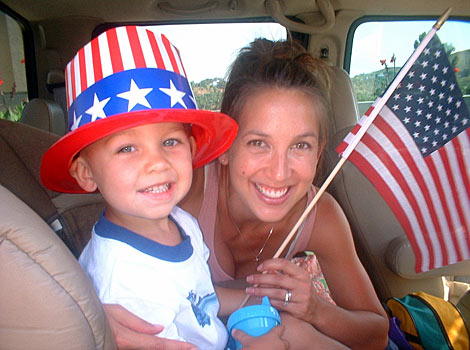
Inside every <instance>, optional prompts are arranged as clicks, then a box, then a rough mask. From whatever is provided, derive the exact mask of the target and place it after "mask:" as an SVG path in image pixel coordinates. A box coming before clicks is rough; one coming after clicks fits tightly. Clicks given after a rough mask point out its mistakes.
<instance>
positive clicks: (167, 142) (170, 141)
mask: <svg viewBox="0 0 470 350" xmlns="http://www.w3.org/2000/svg"><path fill="white" fill-rule="evenodd" d="M178 143H179V141H178V140H177V139H168V140H165V141H163V145H164V146H168V147H172V146H176V145H177V144H178Z"/></svg>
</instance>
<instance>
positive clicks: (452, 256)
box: [429, 152, 461, 264]
mask: <svg viewBox="0 0 470 350" xmlns="http://www.w3.org/2000/svg"><path fill="white" fill-rule="evenodd" d="M429 157H430V158H431V160H432V161H433V163H434V165H435V167H436V169H438V171H437V176H438V177H439V180H440V182H441V186H442V191H443V192H444V199H445V202H446V203H447V208H448V209H449V214H450V219H451V220H452V224H453V226H454V227H455V228H457V227H459V226H460V225H461V224H460V219H459V217H458V214H457V207H456V206H455V202H454V201H453V199H452V197H453V196H452V187H451V185H450V183H449V179H448V178H447V173H446V171H445V167H444V162H443V160H442V157H441V154H440V153H439V152H433V153H432V154H431V155H430V156H429ZM444 233H446V234H444V235H443V238H444V241H445V247H446V250H447V255H448V259H449V263H450V264H452V263H455V262H457V252H456V250H455V246H454V242H453V241H452V236H451V235H450V233H451V230H450V229H449V230H448V231H444Z"/></svg>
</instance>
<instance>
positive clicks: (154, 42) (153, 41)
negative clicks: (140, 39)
mask: <svg viewBox="0 0 470 350" xmlns="http://www.w3.org/2000/svg"><path fill="white" fill-rule="evenodd" d="M147 35H148V37H149V41H150V46H151V47H152V51H153V55H154V56H155V61H156V62H157V68H161V69H165V63H164V62H163V58H162V54H161V53H160V48H159V47H158V43H157V39H156V38H155V33H154V32H151V31H149V30H147Z"/></svg>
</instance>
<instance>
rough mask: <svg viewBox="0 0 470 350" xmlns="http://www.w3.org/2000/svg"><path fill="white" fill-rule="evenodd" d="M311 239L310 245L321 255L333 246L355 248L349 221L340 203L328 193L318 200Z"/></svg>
mask: <svg viewBox="0 0 470 350" xmlns="http://www.w3.org/2000/svg"><path fill="white" fill-rule="evenodd" d="M311 237H312V238H311V242H310V243H311V244H312V245H313V246H315V248H316V249H315V250H316V251H317V252H318V253H319V254H320V255H322V252H323V251H324V250H325V249H330V248H331V247H332V246H336V247H340V246H342V247H343V248H345V247H351V248H352V246H353V241H352V234H351V228H350V226H349V222H348V219H347V218H346V215H345V214H344V211H343V209H342V208H341V206H340V205H339V203H338V202H337V201H336V199H335V198H334V197H333V196H332V195H331V194H329V193H328V192H324V193H323V194H322V196H321V197H320V199H319V200H318V203H317V214H316V218H315V225H314V227H313V232H312V236H311Z"/></svg>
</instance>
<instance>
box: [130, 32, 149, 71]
mask: <svg viewBox="0 0 470 350" xmlns="http://www.w3.org/2000/svg"><path fill="white" fill-rule="evenodd" d="M127 35H128V36H129V44H130V45H131V51H132V56H133V57H134V62H135V67H136V68H145V67H146V66H147V65H146V64H145V58H144V52H143V51H142V45H141V44H140V40H139V35H138V34H137V28H136V27H134V26H132V27H127Z"/></svg>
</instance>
